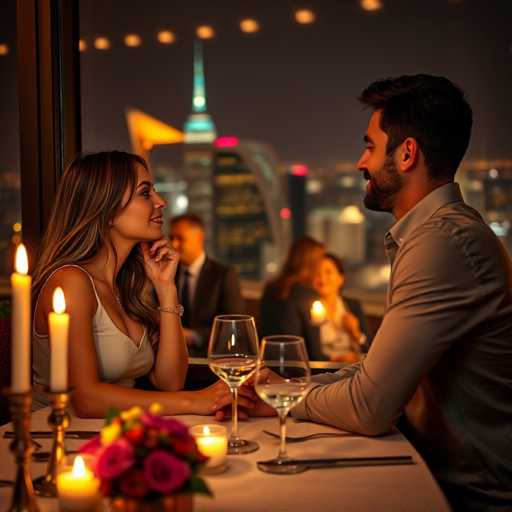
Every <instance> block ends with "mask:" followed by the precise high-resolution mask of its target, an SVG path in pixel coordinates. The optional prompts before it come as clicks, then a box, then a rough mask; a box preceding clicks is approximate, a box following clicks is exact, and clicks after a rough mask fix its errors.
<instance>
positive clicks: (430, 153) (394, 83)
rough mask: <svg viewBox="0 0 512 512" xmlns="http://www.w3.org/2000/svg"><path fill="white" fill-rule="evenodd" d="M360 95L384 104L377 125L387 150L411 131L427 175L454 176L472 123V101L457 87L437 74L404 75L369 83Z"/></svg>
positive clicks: (367, 101)
mask: <svg viewBox="0 0 512 512" xmlns="http://www.w3.org/2000/svg"><path fill="white" fill-rule="evenodd" d="M359 101H361V102H362V103H363V104H365V105H367V106H369V107H371V108H373V109H374V110H382V116H381V120H380V128H381V129H382V131H384V132H385V133H386V134H387V136H388V145H387V154H388V155H390V154H391V153H392V152H393V151H394V150H395V149H396V148H397V147H398V146H399V145H400V144H402V142H403V141H404V140H405V139H406V138H407V137H413V138H414V139H416V140H417V142H418V144H419V147H420V149H421V151H422V152H423V155H424V156H425V163H426V165H427V168H428V170H429V173H430V175H431V176H432V177H433V178H450V179H453V176H454V175H455V171H456V170H457V167H458V166H459V164H460V162H461V160H462V158H463V156H464V153H465V152H466V150H467V148H468V144H469V138H470V135H471V126H472V124H473V113H472V111H471V107H470V105H469V103H468V102H467V100H466V98H465V95H464V92H463V91H462V90H461V89H460V88H459V87H457V86H456V85H454V84H453V83H452V82H450V80H448V79H447V78H444V77H440V76H431V75H405V76H401V77H398V78H387V79H384V80H378V81H376V82H374V83H372V84H371V85H370V86H369V87H367V88H366V89H365V90H364V91H363V93H362V94H361V96H360V98H359Z"/></svg>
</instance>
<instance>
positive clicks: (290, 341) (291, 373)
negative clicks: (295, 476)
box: [254, 335, 311, 474]
mask: <svg viewBox="0 0 512 512" xmlns="http://www.w3.org/2000/svg"><path fill="white" fill-rule="evenodd" d="M310 379H311V371H310V369H309V361H308V356H307V352H306V346H305V345H304V338H301V337H300V336H288V335H276V336H267V337H265V338H263V341H262V343H261V346H260V352H259V356H258V366H257V369H256V377H255V381H254V389H255V390H256V393H257V394H258V396H259V397H260V398H261V399H262V400H263V401H265V402H266V403H267V404H269V405H270V406H271V407H273V408H274V409H275V410H276V411H277V415H278V416H279V427H280V428H279V430H280V434H281V441H280V445H279V454H278V455H277V458H276V459H274V460H273V461H272V462H273V464H269V465H266V464H261V465H260V464H258V468H259V469H261V470H262V471H266V472H267V473H281V474H283V473H299V472H301V471H303V470H304V469H303V468H302V467H299V466H295V465H293V464H289V463H288V464H282V465H280V463H283V462H285V461H287V459H288V455H287V453H286V416H287V415H288V412H289V411H290V410H291V409H292V408H293V407H295V406H296V405H297V404H298V403H299V402H300V401H302V400H303V399H304V396H305V395H306V390H307V386H308V384H309V381H310Z"/></svg>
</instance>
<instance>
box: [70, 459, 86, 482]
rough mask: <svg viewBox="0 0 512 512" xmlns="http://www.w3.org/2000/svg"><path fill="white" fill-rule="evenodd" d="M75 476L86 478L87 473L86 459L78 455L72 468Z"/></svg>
mask: <svg viewBox="0 0 512 512" xmlns="http://www.w3.org/2000/svg"><path fill="white" fill-rule="evenodd" d="M71 474H72V475H73V478H84V477H85V476H86V475H87V469H86V467H85V462H84V459H83V458H82V457H81V456H80V455H77V456H76V458H75V461H74V462H73V469H72V470H71Z"/></svg>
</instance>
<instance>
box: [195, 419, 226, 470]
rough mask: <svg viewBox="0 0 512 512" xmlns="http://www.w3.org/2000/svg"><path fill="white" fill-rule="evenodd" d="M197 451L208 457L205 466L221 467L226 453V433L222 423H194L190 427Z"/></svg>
mask: <svg viewBox="0 0 512 512" xmlns="http://www.w3.org/2000/svg"><path fill="white" fill-rule="evenodd" d="M190 432H191V434H192V435H193V436H194V437H195V439H196V443H197V447H198V448H199V451H200V452H201V453H202V454H203V455H206V456H207V457H209V459H208V461H207V462H206V468H221V467H222V466H223V465H224V463H225V462H226V457H227V454H228V435H227V430H226V427H224V426H223V425H196V426H194V427H192V428H191V429H190Z"/></svg>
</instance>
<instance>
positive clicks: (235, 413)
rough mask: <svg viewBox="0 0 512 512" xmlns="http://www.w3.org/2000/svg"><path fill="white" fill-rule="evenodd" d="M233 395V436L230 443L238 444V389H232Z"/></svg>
mask: <svg viewBox="0 0 512 512" xmlns="http://www.w3.org/2000/svg"><path fill="white" fill-rule="evenodd" d="M231 395H232V397H233V400H232V401H231V423H232V427H231V436H230V438H229V441H230V442H231V443H236V442H237V441H238V439H239V438H238V388H235V387H233V388H231Z"/></svg>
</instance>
